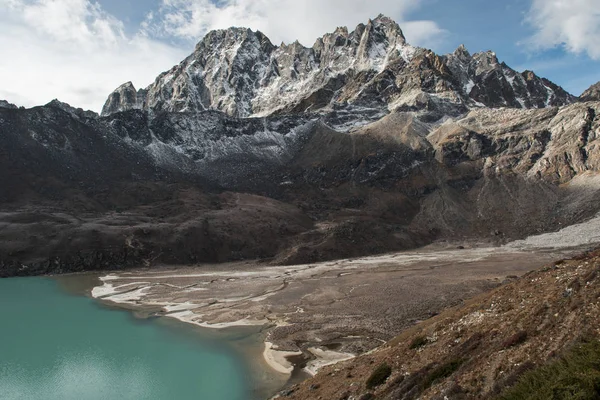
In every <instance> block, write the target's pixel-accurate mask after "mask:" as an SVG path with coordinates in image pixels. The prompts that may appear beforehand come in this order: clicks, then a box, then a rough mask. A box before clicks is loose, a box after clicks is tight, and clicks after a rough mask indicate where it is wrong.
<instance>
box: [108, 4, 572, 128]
mask: <svg viewBox="0 0 600 400" xmlns="http://www.w3.org/2000/svg"><path fill="white" fill-rule="evenodd" d="M574 100H575V98H574V97H573V96H571V95H570V94H568V93H567V92H565V91H564V90H563V89H562V88H560V87H559V86H557V85H555V84H553V83H552V82H550V81H548V80H546V79H543V78H539V77H538V76H536V75H535V74H534V73H533V72H530V71H525V72H523V73H519V72H516V71H514V70H513V69H511V68H509V67H508V66H507V65H506V64H504V63H500V62H499V61H498V59H497V58H496V55H495V54H494V53H493V52H484V53H476V54H474V55H471V54H469V52H468V51H467V50H466V49H465V48H464V47H463V46H461V47H459V48H458V49H457V50H456V51H455V52H454V53H452V54H449V55H446V56H438V55H436V54H435V53H433V52H432V51H430V50H427V49H422V48H417V47H413V46H411V45H410V44H408V43H407V42H406V39H405V37H404V35H403V33H402V30H401V29H400V27H399V26H398V24H396V23H395V22H394V21H393V20H391V19H390V18H387V17H384V16H381V15H380V16H379V17H377V18H376V19H374V20H372V21H369V22H368V23H367V24H366V25H364V24H360V25H358V26H357V27H356V29H355V30H354V31H352V32H349V31H348V29H347V28H338V29H336V30H335V31H334V32H333V33H329V34H326V35H324V36H323V37H322V38H319V39H317V41H316V43H315V44H314V45H313V47H310V48H307V47H304V46H302V45H301V44H300V43H298V42H295V43H292V44H283V43H282V44H281V45H280V46H275V45H273V44H272V43H271V42H270V41H269V39H268V38H267V37H266V36H265V35H263V34H262V33H260V32H253V31H251V30H249V29H243V28H230V29H227V30H217V31H212V32H209V33H208V34H207V35H206V36H205V37H204V39H203V40H202V41H201V42H200V43H198V45H197V46H196V49H195V51H194V53H193V54H192V55H190V56H189V57H188V58H186V59H185V60H184V61H183V62H181V63H180V64H179V65H177V66H175V67H173V68H172V69H171V70H170V71H168V72H165V73H163V74H161V75H160V76H159V77H158V78H157V79H156V81H155V82H154V83H153V84H152V85H150V86H149V87H148V88H147V89H143V90H139V91H136V90H135V88H134V87H133V85H131V83H127V84H125V85H122V86H121V87H119V88H118V89H117V90H116V91H115V92H114V93H113V94H111V95H110V97H109V99H108V101H107V102H106V105H105V107H104V109H103V115H105V116H106V115H110V114H113V113H116V112H121V111H126V110H130V109H147V110H153V111H157V112H160V111H169V112H182V111H187V112H189V111H203V110H219V111H223V112H225V113H226V114H228V115H230V116H234V117H249V116H253V117H256V116H267V115H271V114H295V113H304V112H311V113H312V112H318V113H328V112H332V111H335V112H338V113H348V112H351V113H352V115H354V116H355V118H354V119H355V120H356V121H355V123H350V124H346V125H344V124H340V125H338V126H336V127H337V128H340V127H351V126H355V125H361V124H364V123H366V122H368V121H372V120H376V119H379V118H381V117H382V116H384V115H385V114H387V113H388V112H390V111H394V110H403V111H424V112H427V113H428V114H430V117H429V118H430V119H438V118H440V117H442V116H443V115H448V114H451V115H457V114H460V113H464V112H465V111H467V110H468V109H469V108H473V107H481V106H488V107H514V108H542V107H547V106H560V105H565V104H569V103H571V102H573V101H574ZM342 125H344V126H342Z"/></svg>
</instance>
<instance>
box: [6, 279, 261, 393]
mask: <svg viewBox="0 0 600 400" xmlns="http://www.w3.org/2000/svg"><path fill="white" fill-rule="evenodd" d="M0 318H1V319H0V399H2V400H16V399H19V400H38V399H39V400H42V399H43V400H71V399H73V400H88V399H89V400H96V399H98V400H107V399H108V400H110V399H123V400H129V399H131V400H146V399H148V400H155V399H156V400H159V399H160V400H170V399H176V400H186V399H200V400H248V399H251V398H252V397H253V396H252V395H251V392H252V390H251V386H252V385H251V383H250V378H249V375H250V374H249V373H248V369H249V367H248V366H247V365H246V364H245V362H244V357H242V356H241V355H240V354H239V353H238V352H236V351H234V349H233V348H232V347H230V346H228V345H227V341H223V340H216V339H214V338H210V337H206V338H205V337H202V336H201V335H198V334H195V333H194V334H186V332H185V330H183V329H178V328H176V327H173V326H169V325H168V324H161V323H157V322H156V321H155V320H152V319H137V318H135V317H134V316H133V315H132V314H131V313H130V312H127V311H121V310H113V309H109V308H106V307H105V306H103V305H101V304H99V303H98V302H96V301H95V300H93V299H90V298H87V297H84V296H76V295H73V294H69V293H67V292H65V291H64V290H62V289H61V287H60V285H59V283H58V282H57V281H55V280H52V279H48V278H24V279H21V278H17V279H4V280H2V279H0Z"/></svg>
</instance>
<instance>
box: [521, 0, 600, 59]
mask: <svg viewBox="0 0 600 400" xmlns="http://www.w3.org/2000/svg"><path fill="white" fill-rule="evenodd" d="M526 21H527V22H528V23H529V24H531V25H532V26H533V27H534V29H535V30H536V32H535V34H534V35H533V36H532V37H531V38H529V39H528V40H527V41H526V42H525V43H526V44H528V45H529V46H531V47H533V48H535V49H549V48H553V47H559V46H562V47H564V48H565V50H567V51H568V52H571V53H577V54H581V53H586V54H587V55H588V56H589V57H590V58H592V59H595V60H600V4H599V1H598V0H533V3H532V6H531V9H530V11H529V13H528V14H527V17H526Z"/></svg>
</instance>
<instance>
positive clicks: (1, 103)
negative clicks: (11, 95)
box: [0, 100, 18, 110]
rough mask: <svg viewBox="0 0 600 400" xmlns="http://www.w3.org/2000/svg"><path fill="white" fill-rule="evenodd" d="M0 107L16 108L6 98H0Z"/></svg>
mask: <svg viewBox="0 0 600 400" xmlns="http://www.w3.org/2000/svg"><path fill="white" fill-rule="evenodd" d="M0 108H10V109H12V110H15V109H17V108H18V107H17V106H16V105H14V104H12V103H9V102H8V101H6V100H0Z"/></svg>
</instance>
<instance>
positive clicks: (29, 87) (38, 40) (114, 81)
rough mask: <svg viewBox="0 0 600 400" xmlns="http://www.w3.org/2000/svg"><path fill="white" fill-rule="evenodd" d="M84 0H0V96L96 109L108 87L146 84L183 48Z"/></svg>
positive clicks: (181, 53) (25, 102)
mask: <svg viewBox="0 0 600 400" xmlns="http://www.w3.org/2000/svg"><path fill="white" fill-rule="evenodd" d="M124 32H125V30H124V27H123V23H122V22H121V21H119V20H118V19H117V18H115V17H114V16H112V15H109V14H107V13H106V12H104V11H103V10H102V8H101V6H100V5H99V4H98V3H95V2H91V1H88V0H35V1H32V0H0V54H2V59H3V60H4V61H3V62H0V77H1V78H0V79H2V81H1V84H0V99H2V98H6V99H7V100H9V101H13V102H15V103H18V104H19V105H25V106H33V105H38V104H42V103H45V102H48V101H50V100H52V99H53V98H55V97H58V98H60V100H62V101H66V102H68V103H70V104H72V105H75V106H78V107H83V108H89V109H92V110H95V111H98V110H100V108H101V107H102V104H103V103H104V101H105V100H106V97H107V95H108V94H109V93H110V91H112V90H113V89H114V88H115V87H116V86H118V85H120V84H121V83H123V82H126V81H129V80H133V81H134V83H135V84H137V85H144V86H145V85H148V84H149V83H151V82H152V81H153V80H154V78H155V76H156V75H157V74H158V73H160V72H161V71H163V70H166V69H168V68H170V67H171V66H172V65H173V64H174V63H175V62H177V61H179V60H180V59H181V58H182V57H184V55H185V51H183V50H182V49H178V48H175V47H173V46H169V45H167V44H164V43H162V42H160V41H157V40H153V39H151V38H148V37H145V36H143V35H140V34H137V35H134V36H132V37H128V36H127V35H126V34H125V33H124Z"/></svg>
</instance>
